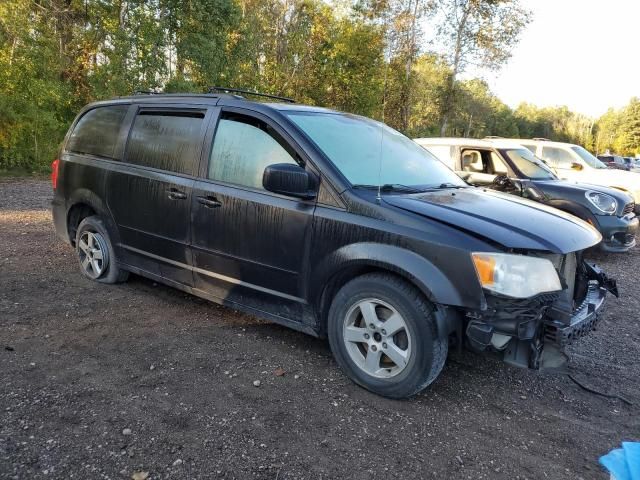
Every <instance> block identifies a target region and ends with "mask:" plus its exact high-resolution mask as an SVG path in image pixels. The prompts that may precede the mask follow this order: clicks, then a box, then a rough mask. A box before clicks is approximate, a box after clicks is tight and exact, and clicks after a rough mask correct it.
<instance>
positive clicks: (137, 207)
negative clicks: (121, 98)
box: [108, 106, 207, 285]
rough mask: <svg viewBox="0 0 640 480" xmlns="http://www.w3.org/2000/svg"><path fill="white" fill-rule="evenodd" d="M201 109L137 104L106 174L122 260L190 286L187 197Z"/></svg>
mask: <svg viewBox="0 0 640 480" xmlns="http://www.w3.org/2000/svg"><path fill="white" fill-rule="evenodd" d="M206 114H207V110H206V109H205V108H202V109H198V108H193V109H188V108H179V107H175V108H172V107H165V106H163V107H162V108H160V107H152V106H148V107H146V106H143V107H141V108H140V109H139V110H138V112H137V114H136V117H135V119H134V121H133V125H132V127H131V131H130V134H129V139H128V141H127V147H126V152H125V158H124V162H123V163H122V165H121V166H120V167H119V168H118V169H117V170H116V171H112V172H111V174H110V176H109V178H108V204H109V208H110V209H111V212H112V214H113V216H114V218H115V221H116V223H117V224H118V230H119V232H120V244H121V247H122V251H123V253H124V255H125V257H124V258H123V261H124V262H125V263H127V264H129V265H131V266H133V267H137V268H140V269H142V270H144V271H146V272H149V273H152V274H155V275H160V276H162V277H164V278H166V279H168V280H173V281H175V282H178V283H181V284H184V285H191V284H192V283H193V275H192V272H191V264H192V262H191V252H190V249H189V242H190V236H191V222H190V214H191V198H192V193H193V185H194V183H195V176H196V174H197V171H198V167H199V161H200V154H201V151H202V140H203V137H204V133H205V131H206V122H205V117H206Z"/></svg>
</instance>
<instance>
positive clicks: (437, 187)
mask: <svg viewBox="0 0 640 480" xmlns="http://www.w3.org/2000/svg"><path fill="white" fill-rule="evenodd" d="M468 186H469V185H457V184H455V183H451V182H444V183H441V184H440V185H432V186H430V187H429V188H428V189H427V190H445V189H447V188H455V189H459V188H467V187H468Z"/></svg>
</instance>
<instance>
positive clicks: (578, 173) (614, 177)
mask: <svg viewBox="0 0 640 480" xmlns="http://www.w3.org/2000/svg"><path fill="white" fill-rule="evenodd" d="M487 140H488V141H493V140H494V139H492V138H487ZM495 141H499V142H500V143H505V142H509V143H515V144H518V145H522V146H524V147H526V148H528V149H529V150H531V151H532V152H533V153H534V155H536V156H537V157H538V158H541V159H542V160H544V161H545V163H546V164H547V165H549V166H550V167H551V168H552V169H553V171H554V172H555V174H556V175H557V176H558V177H559V178H561V179H563V180H571V181H575V182H580V183H590V184H592V185H602V186H604V187H613V188H617V189H618V190H622V191H625V192H627V193H629V194H630V195H631V196H632V197H633V199H634V201H635V202H636V213H640V173H635V172H627V171H625V170H613V169H610V168H607V166H606V165H605V164H604V163H602V162H601V161H600V160H598V159H597V158H596V157H594V156H593V155H592V154H591V153H589V152H588V151H587V150H586V149H585V148H583V147H581V146H579V145H573V144H571V143H562V142H552V141H549V140H544V139H533V140H530V139H515V138H500V139H495Z"/></svg>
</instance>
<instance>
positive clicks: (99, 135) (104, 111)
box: [66, 105, 129, 160]
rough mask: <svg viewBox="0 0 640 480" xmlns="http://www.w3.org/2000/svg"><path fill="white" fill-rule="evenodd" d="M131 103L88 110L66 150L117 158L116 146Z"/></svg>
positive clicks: (74, 129)
mask: <svg viewBox="0 0 640 480" xmlns="http://www.w3.org/2000/svg"><path fill="white" fill-rule="evenodd" d="M128 110H129V105H109V106H104V107H96V108H94V109H92V110H89V111H88V112H86V113H85V114H84V115H83V116H82V117H81V118H80V120H78V122H77V123H76V126H75V127H74V128H73V131H72V132H71V135H70V136H69V140H68V141H67V146H66V150H67V151H68V152H72V153H82V154H87V155H96V156H98V157H104V158H110V159H115V160H120V159H119V158H116V156H117V155H116V147H117V145H118V137H119V135H120V129H121V127H122V122H123V121H124V117H125V116H126V114H127V111H128Z"/></svg>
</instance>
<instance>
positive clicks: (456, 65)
mask: <svg viewBox="0 0 640 480" xmlns="http://www.w3.org/2000/svg"><path fill="white" fill-rule="evenodd" d="M453 8H457V3H455V4H454V7H453ZM471 8H472V7H471V2H467V3H466V5H465V6H464V10H463V12H462V16H461V17H460V21H459V23H458V28H457V29H456V46H455V51H454V54H453V65H452V72H451V77H450V78H449V84H448V86H447V92H446V94H445V96H444V105H443V108H442V126H441V127H440V136H441V137H444V136H446V133H447V127H448V125H449V120H450V116H451V113H452V111H453V105H454V102H455V86H456V80H457V77H458V73H459V72H460V64H461V63H462V60H463V59H462V43H463V34H464V30H465V28H466V27H467V19H468V18H469V14H470V13H471ZM456 18H457V17H456Z"/></svg>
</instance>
